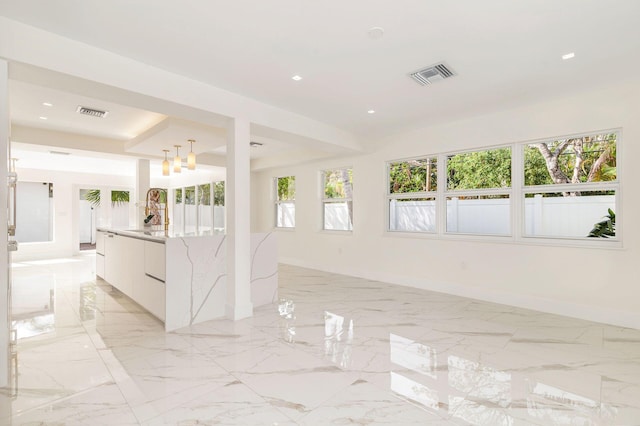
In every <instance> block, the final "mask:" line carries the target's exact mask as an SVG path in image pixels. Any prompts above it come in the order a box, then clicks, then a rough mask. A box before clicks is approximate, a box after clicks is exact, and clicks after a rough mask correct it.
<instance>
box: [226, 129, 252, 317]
mask: <svg viewBox="0 0 640 426" xmlns="http://www.w3.org/2000/svg"><path fill="white" fill-rule="evenodd" d="M249 134H250V131H249V121H248V120H246V119H239V118H234V119H232V120H230V123H229V125H228V126H227V183H226V199H225V201H226V203H225V204H226V209H227V305H226V311H227V316H228V317H229V318H230V319H233V320H239V319H242V318H247V317H250V316H252V315H253V304H252V303H251V229H250V226H251V223H250V218H251V212H250V207H251V206H250V179H251V170H250V161H249V142H250V141H249Z"/></svg>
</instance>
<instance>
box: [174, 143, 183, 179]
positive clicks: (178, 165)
mask: <svg viewBox="0 0 640 426" xmlns="http://www.w3.org/2000/svg"><path fill="white" fill-rule="evenodd" d="M174 147H175V148H176V156H175V158H174V159H173V171H174V172H175V173H180V172H181V171H182V158H180V153H179V151H178V150H179V149H180V148H181V147H182V145H174Z"/></svg>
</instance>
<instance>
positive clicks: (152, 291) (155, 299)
mask: <svg viewBox="0 0 640 426" xmlns="http://www.w3.org/2000/svg"><path fill="white" fill-rule="evenodd" d="M134 290H135V297H134V300H135V301H136V302H138V303H139V304H140V305H142V307H143V308H145V309H146V310H148V311H149V312H151V313H152V314H153V315H155V316H156V317H157V318H159V319H161V320H162V321H164V320H165V303H166V287H165V283H164V282H162V281H160V280H158V279H156V278H153V277H151V276H149V275H145V276H144V279H143V280H142V281H141V282H140V283H136V287H135V289H134Z"/></svg>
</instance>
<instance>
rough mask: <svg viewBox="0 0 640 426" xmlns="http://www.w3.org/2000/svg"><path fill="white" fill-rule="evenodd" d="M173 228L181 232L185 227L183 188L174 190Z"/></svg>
mask: <svg viewBox="0 0 640 426" xmlns="http://www.w3.org/2000/svg"><path fill="white" fill-rule="evenodd" d="M173 191H174V192H173V194H174V195H173V223H172V225H173V230H174V231H175V232H181V231H183V229H184V204H183V199H182V194H183V191H182V188H176V189H174V190H173Z"/></svg>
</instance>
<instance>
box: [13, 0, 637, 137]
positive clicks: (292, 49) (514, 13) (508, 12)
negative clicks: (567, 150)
mask: <svg viewBox="0 0 640 426" xmlns="http://www.w3.org/2000/svg"><path fill="white" fill-rule="evenodd" d="M0 14H2V15H4V16H6V17H8V18H10V19H13V20H16V21H20V22H23V23H26V24H29V25H32V26H35V27H39V28H42V29H45V30H47V31H50V32H53V33H57V34H60V35H63V36H66V37H69V38H72V39H75V40H79V41H82V42H84V43H87V44H90V45H93V46H97V47H100V48H103V49H106V50H109V51H111V52H114V53H117V54H120V55H123V56H127V57H130V58H134V59H136V60H138V61H140V62H143V63H146V64H150V65H153V66H156V67H159V68H162V69H165V70H169V71H172V72H175V73H178V74H182V75H185V76H187V77H190V78H193V79H196V80H199V81H202V82H206V83H209V84H211V85H214V86H217V87H220V88H223V89H226V90H229V91H232V92H235V93H238V94H242V95H245V96H248V97H251V98H254V99H256V100H259V101H262V102H264V103H267V104H271V105H274V106H278V107H280V108H283V109H286V110H289V111H292V112H295V113H298V114H302V115H304V116H307V117H310V118H313V119H315V120H318V121H321V122H325V123H328V124H331V125H333V126H336V127H338V128H342V129H345V130H348V131H350V132H352V133H354V134H356V135H357V136H358V137H359V138H360V139H361V140H362V141H366V140H367V138H370V137H373V136H381V135H388V134H393V133H396V132H399V131H401V130H403V129H407V128H411V127H417V126H422V125H428V124H431V123H434V122H438V121H442V120H451V119H455V118H461V117H463V116H465V115H476V114H482V113H485V112H489V111H491V110H497V109H504V108H508V107H510V106H514V105H518V104H523V103H529V102H535V101H537V100H541V99H545V98H550V97H555V96H562V95H564V94H566V93H569V92H572V91H578V90H583V89H585V88H589V87H592V86H594V85H598V84H603V83H607V82H610V81H612V80H621V79H627V78H637V77H636V76H637V75H638V73H639V72H640V55H639V54H638V52H640V25H638V18H639V17H640V1H638V0H613V1H611V0H610V1H603V0H562V1H554V0H518V1H513V0H484V1H478V0H451V1H446V2H445V1H438V2H435V1H427V0H401V1H397V2H390V1H388V0H349V1H344V0H342V1H336V0H329V1H324V2H309V1H304V0H302V1H301V0H270V1H255V0H254V1H242V0H239V1H233V2H232V1H218V0H189V1H186V2H158V1H151V0H137V1H134V2H131V1H124V0H118V1H104V2H86V1H85V2H78V1H71V0H59V1H55V2H53V1H49V2H40V1H34V0H22V1H8V0H0ZM374 26H379V27H382V28H384V36H383V37H382V38H379V39H372V38H370V37H369V36H368V30H369V29H370V28H372V27H374ZM568 52H575V58H573V59H571V60H566V61H563V60H562V59H561V56H562V55H563V54H565V53H568ZM440 61H445V62H446V63H447V64H448V65H449V66H450V67H451V68H452V69H453V70H454V71H455V72H456V73H457V74H458V75H457V76H456V77H454V78H451V79H449V80H446V81H443V82H440V83H437V84H434V85H431V86H424V87H423V86H419V85H418V84H417V83H415V82H414V81H412V80H410V79H409V78H408V77H407V74H408V73H410V72H412V71H416V70H418V69H420V68H422V67H425V66H428V65H431V64H434V63H437V62H440ZM294 74H298V75H300V76H302V77H303V79H302V80H301V81H299V82H295V81H293V80H292V79H291V77H292V76H293V75H294ZM22 89H24V88H22ZM12 90H13V89H12ZM17 90H20V88H18V89H17ZM69 102H71V104H73V103H76V101H75V100H73V101H71V100H70V101H69ZM12 103H13V101H12ZM98 106H99V105H98ZM20 108H21V107H20V106H18V108H17V110H18V111H20ZM107 108H108V109H109V108H110V109H112V110H113V111H114V112H116V111H118V108H117V107H114V106H113V105H108V106H107ZM13 109H14V105H12V110H13ZM369 109H374V110H375V111H376V113H375V114H367V110H369ZM138 113H140V114H141V116H140V117H143V118H141V120H147V123H148V122H149V121H153V118H154V116H153V115H145V114H146V113H144V112H139V111H132V112H131V115H129V114H127V116H129V117H135V116H136V114H138ZM155 118H157V117H155ZM30 119H31V120H33V118H30ZM88 119H90V117H88ZM20 120H25V121H26V120H27V118H25V117H21V118H20ZM141 123H142V121H141V122H140V125H139V126H138V130H135V128H136V125H135V124H133V123H129V124H127V123H124V122H123V123H122V127H121V128H119V129H118V130H117V131H118V132H119V134H120V137H127V136H126V135H129V136H130V135H133V134H135V133H136V131H139V128H142V127H144V125H142V124H141ZM32 124H34V123H32ZM65 125H66V124H65ZM78 131H82V129H78Z"/></svg>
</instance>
